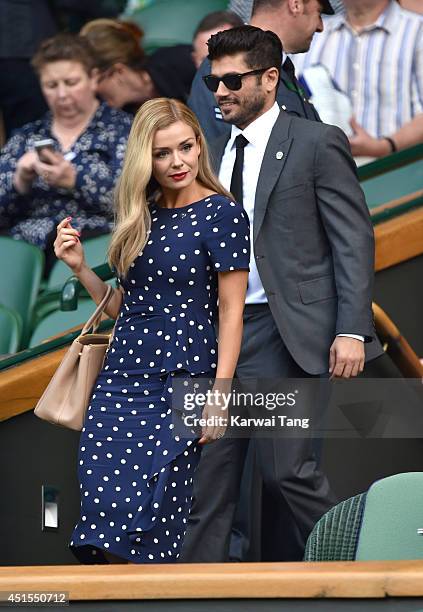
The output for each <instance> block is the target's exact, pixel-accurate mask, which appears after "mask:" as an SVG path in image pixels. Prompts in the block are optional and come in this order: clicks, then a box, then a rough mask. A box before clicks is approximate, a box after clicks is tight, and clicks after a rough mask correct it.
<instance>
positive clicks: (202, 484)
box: [181, 26, 382, 562]
mask: <svg viewBox="0 0 423 612" xmlns="http://www.w3.org/2000/svg"><path fill="white" fill-rule="evenodd" d="M281 52H282V50H281V45H280V41H279V39H278V37H277V36H276V35H275V34H274V33H273V32H263V31H262V30H260V29H258V28H254V27H252V26H243V27H241V28H234V29H233V30H231V31H230V32H220V33H219V34H217V35H215V36H212V38H211V39H210V41H209V59H210V60H211V71H212V74H211V75H210V76H209V77H207V78H206V79H205V81H206V83H207V86H208V87H210V88H211V89H212V90H213V91H214V92H215V94H214V95H215V97H216V101H217V104H218V105H219V107H220V109H221V112H222V116H223V117H224V120H225V121H226V122H227V123H228V124H231V125H232V129H231V132H230V133H229V134H227V135H226V136H223V137H222V138H220V139H219V141H218V142H217V143H216V146H215V147H214V151H213V152H214V159H215V161H216V167H217V169H218V171H219V178H220V180H221V182H222V183H223V185H224V186H225V187H226V188H227V189H229V188H230V189H231V191H232V192H235V194H234V195H235V197H236V199H237V200H239V201H241V202H242V203H243V205H244V208H245V210H246V211H247V213H248V215H249V218H250V223H251V231H252V244H253V249H252V258H251V262H250V275H249V283H248V291H247V299H246V307H245V316H244V336H243V344H242V348H241V354H240V359H239V363H238V366H237V372H236V375H237V378H238V379H239V380H240V381H241V384H242V381H243V380H246V379H251V378H257V377H260V376H264V377H266V378H280V377H284V378H310V377H314V378H316V379H317V380H319V378H320V377H323V378H325V377H327V376H328V373H330V375H331V376H338V377H345V378H349V377H350V376H357V375H358V373H359V372H361V371H362V370H363V366H364V360H365V357H366V355H365V353H367V358H373V357H376V356H378V355H380V354H382V350H381V347H380V346H379V344H378V343H377V342H376V341H374V340H373V338H374V327H373V320H372V311H371V300H372V282H373V256H374V239H373V229H372V225H371V222H370V217H369V213H368V209H367V206H366V203H365V201H364V196H363V192H362V190H361V188H360V186H359V183H358V180H357V177H356V172H355V165H354V162H353V160H352V158H351V155H350V151H349V146H348V141H347V139H346V137H345V136H344V134H343V132H342V131H341V130H339V129H338V128H335V127H332V126H328V125H323V124H322V123H319V122H311V121H304V120H303V119H301V118H297V117H292V116H290V115H289V114H287V113H286V112H284V111H281V110H280V108H279V106H278V104H277V103H276V101H275V100H276V90H277V86H278V80H279V61H278V60H279V58H280V54H281ZM240 160H241V161H240ZM365 347H366V350H365ZM367 347H368V348H367ZM254 443H255V447H256V452H257V455H258V462H259V465H260V470H261V474H262V477H263V480H264V484H265V486H266V487H267V489H268V491H270V493H271V495H272V505H273V510H274V514H275V516H277V517H278V523H279V524H284V523H286V524H285V525H284V527H286V534H285V539H286V549H285V550H284V551H280V557H279V558H280V559H284V560H301V558H302V555H303V550H304V545H305V541H306V539H307V536H308V534H309V532H310V531H311V529H312V527H313V525H314V524H315V522H316V521H317V520H318V519H319V518H320V517H321V516H322V515H323V514H324V512H326V511H327V510H328V509H329V508H330V507H331V506H332V505H333V503H334V500H333V497H332V495H331V492H330V489H329V484H328V482H327V479H326V477H325V476H324V474H323V473H322V472H321V471H320V470H319V468H318V466H317V463H316V458H315V455H314V453H313V448H312V444H311V441H310V440H309V439H304V438H303V439H290V440H286V439H285V440H284V439H276V438H275V439H259V438H257V439H255V440H254ZM245 452H246V440H242V439H241V440H240V439H235V438H230V437H226V438H224V439H223V440H219V441H218V442H216V443H214V444H213V445H211V446H210V447H205V448H204V449H203V453H204V454H203V457H202V459H201V462H200V467H199V469H198V472H197V474H196V482H195V488H194V504H193V508H192V512H191V516H190V523H189V526H188V530H187V533H186V537H185V541H184V548H183V551H182V555H181V560H182V561H185V562H186V561H198V562H203V561H211V560H213V561H224V560H226V558H227V551H228V544H229V533H230V529H231V524H232V517H233V512H234V507H235V505H236V502H237V496H238V491H239V480H240V476H241V472H242V466H243V461H244V457H245ZM210 483H213V486H212V487H210ZM287 525H288V526H289V528H288V527H287ZM288 547H289V548H288Z"/></svg>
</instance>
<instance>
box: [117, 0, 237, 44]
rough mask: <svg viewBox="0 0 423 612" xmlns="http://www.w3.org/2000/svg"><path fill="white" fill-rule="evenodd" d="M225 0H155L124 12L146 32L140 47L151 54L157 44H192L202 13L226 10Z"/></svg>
mask: <svg viewBox="0 0 423 612" xmlns="http://www.w3.org/2000/svg"><path fill="white" fill-rule="evenodd" d="M227 5H228V3H227V1H225V0H196V1H195V2H186V0H155V2H154V3H153V4H151V5H149V6H146V7H145V8H143V9H140V10H137V11H134V12H130V13H126V14H125V15H124V17H125V18H127V19H130V20H131V21H134V22H135V23H137V24H138V25H139V26H140V27H141V28H142V29H143V30H144V32H145V37H144V39H143V47H144V49H145V50H146V52H147V53H152V52H153V51H155V50H156V49H158V48H160V47H169V46H172V45H179V44H191V42H192V36H193V34H194V30H195V28H196V27H197V25H198V23H199V22H200V21H201V19H202V18H203V17H205V15H207V14H208V13H212V12H214V11H223V10H226V9H227Z"/></svg>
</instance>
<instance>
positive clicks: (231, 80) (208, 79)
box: [203, 66, 272, 93]
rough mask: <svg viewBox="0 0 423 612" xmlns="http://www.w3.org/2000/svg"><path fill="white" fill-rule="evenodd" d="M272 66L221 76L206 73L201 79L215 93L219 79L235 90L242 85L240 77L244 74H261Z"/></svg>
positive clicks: (228, 87) (244, 75)
mask: <svg viewBox="0 0 423 612" xmlns="http://www.w3.org/2000/svg"><path fill="white" fill-rule="evenodd" d="M269 68H272V66H269V67H268V68H258V69H257V70H249V71H248V72H243V73H241V74H232V73H229V74H224V75H223V76H222V77H218V76H215V75H214V74H208V75H207V76H203V81H204V83H205V84H206V87H207V89H210V91H212V92H214V93H216V91H217V90H218V89H219V84H220V81H222V83H223V84H224V86H225V87H226V88H227V89H230V90H231V91H237V90H238V89H241V87H242V79H243V78H244V77H246V76H252V75H253V74H262V73H263V72H266V70H269Z"/></svg>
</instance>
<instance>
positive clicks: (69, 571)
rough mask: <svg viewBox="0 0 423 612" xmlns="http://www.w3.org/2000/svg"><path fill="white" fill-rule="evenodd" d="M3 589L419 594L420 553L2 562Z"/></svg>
mask: <svg viewBox="0 0 423 612" xmlns="http://www.w3.org/2000/svg"><path fill="white" fill-rule="evenodd" d="M0 591H49V592H50V591H67V592H69V597H70V600H134V599H135V600H136V599H138V600H151V599H209V598H210V599H233V598H237V599H238V598H241V599H271V598H290V597H292V598H336V597H338V598H354V599H357V598H369V597H372V598H385V597H422V596H423V561H422V560H418V561H360V562H359V561H349V562H346V561H343V562H324V563H321V562H320V563H228V564H221V563H216V564H214V563H211V564H207V565H206V564H198V565H197V564H189V565H183V564H175V565H149V564H146V565H134V564H131V565H107V566H105V565H94V566H92V565H90V566H80V565H69V566H30V567H28V566H27V567H0Z"/></svg>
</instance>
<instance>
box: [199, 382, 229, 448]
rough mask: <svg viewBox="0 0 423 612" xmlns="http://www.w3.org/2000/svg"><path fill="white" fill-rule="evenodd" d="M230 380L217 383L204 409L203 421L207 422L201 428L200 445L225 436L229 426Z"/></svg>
mask: <svg viewBox="0 0 423 612" xmlns="http://www.w3.org/2000/svg"><path fill="white" fill-rule="evenodd" d="M230 382H231V381H230V380H224V381H216V382H215V384H214V386H213V390H212V392H211V394H210V399H209V401H208V402H207V404H206V405H205V406H204V408H203V413H202V415H201V418H202V419H205V421H206V422H207V424H206V425H204V426H203V427H202V428H201V438H200V439H199V441H198V443H199V444H209V443H210V442H215V441H216V440H220V438H223V436H224V435H225V431H226V427H227V425H228V402H227V400H226V398H227V396H228V394H230V391H231V385H230Z"/></svg>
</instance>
